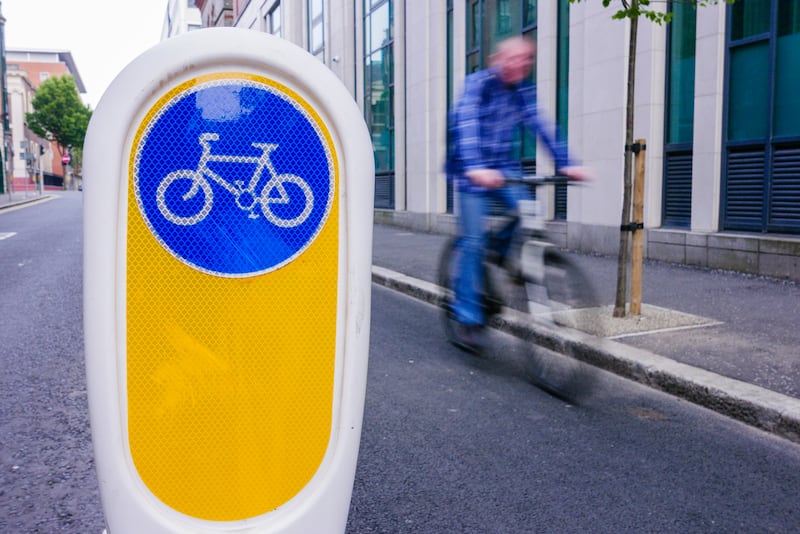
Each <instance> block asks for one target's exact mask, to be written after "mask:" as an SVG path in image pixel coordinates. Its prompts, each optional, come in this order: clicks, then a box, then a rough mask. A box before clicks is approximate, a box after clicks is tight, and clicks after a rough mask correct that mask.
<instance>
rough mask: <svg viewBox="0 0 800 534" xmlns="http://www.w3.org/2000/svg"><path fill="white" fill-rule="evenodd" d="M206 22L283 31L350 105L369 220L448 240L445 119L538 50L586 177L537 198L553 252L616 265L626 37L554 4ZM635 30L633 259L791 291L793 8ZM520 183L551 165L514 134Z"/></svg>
mask: <svg viewBox="0 0 800 534" xmlns="http://www.w3.org/2000/svg"><path fill="white" fill-rule="evenodd" d="M196 4H197V7H198V8H199V9H200V11H201V13H202V16H201V18H202V21H203V25H204V26H218V25H230V26H236V27H241V28H246V29H251V30H255V31H262V32H269V33H274V34H277V35H280V36H281V37H283V38H284V39H288V40H290V41H292V42H294V43H295V44H297V45H298V46H301V47H303V48H305V49H306V50H308V51H310V52H311V53H313V54H314V55H315V56H316V57H318V58H319V60H320V61H322V62H324V63H325V64H326V65H327V66H328V67H329V68H330V69H331V70H332V71H333V72H334V73H336V74H337V75H338V76H339V78H340V79H341V80H342V82H343V83H344V84H345V85H346V86H347V87H348V88H349V90H350V92H351V93H352V95H353V97H354V98H355V99H356V101H357V102H358V104H359V105H360V106H361V108H362V110H363V112H364V118H365V120H366V123H367V126H368V128H369V130H370V132H371V135H372V140H373V148H374V155H375V169H376V175H375V208H376V219H377V220H381V221H387V222H394V223H398V224H405V225H410V226H414V227H416V228H419V229H436V230H443V231H452V230H453V229H454V216H453V214H452V212H453V206H454V204H455V203H454V202H453V195H454V194H455V193H454V192H453V191H452V190H451V189H450V188H449V186H448V184H447V181H446V179H445V176H444V175H443V173H442V163H443V161H444V156H445V147H446V131H447V109H448V107H449V106H450V105H451V103H452V102H453V100H454V99H455V98H457V96H458V94H459V92H460V90H461V86H462V84H463V80H464V77H465V76H466V75H467V74H468V73H470V72H473V71H475V70H477V69H480V68H483V67H485V66H486V64H487V59H488V56H489V54H490V53H491V50H492V47H493V46H494V44H495V43H496V42H497V41H499V40H501V39H503V38H505V37H510V36H512V35H525V36H527V37H529V38H531V39H533V40H535V41H536V43H537V47H538V61H537V66H536V71H535V73H534V81H535V82H536V84H537V88H538V98H539V105H540V108H541V109H542V110H543V113H544V114H545V115H548V116H549V117H550V118H551V119H552V121H553V122H554V123H556V124H557V125H558V127H559V129H560V131H561V132H562V133H563V134H564V135H565V136H566V137H567V138H568V140H569V144H570V147H571V149H572V152H573V154H574V156H575V157H576V158H577V159H579V160H580V161H581V162H582V163H583V164H584V165H586V166H588V167H590V168H591V169H593V173H594V176H595V179H594V180H593V181H592V182H591V183H589V184H588V185H586V186H583V187H579V188H568V189H567V188H557V189H555V190H552V191H550V192H549V195H548V198H547V199H546V200H547V204H548V206H549V208H548V209H549V214H550V216H551V218H552V221H553V222H552V228H553V229H554V231H555V233H556V235H557V236H559V237H558V239H559V240H560V241H561V244H562V245H565V246H568V247H570V248H574V249H578V250H583V251H590V252H599V253H606V254H614V253H616V251H617V248H618V246H619V232H620V221H621V213H622V202H623V164H624V158H625V149H624V145H625V117H626V113H625V110H626V104H627V99H626V89H627V86H628V85H627V84H628V80H627V65H628V59H629V58H628V39H629V25H630V22H629V21H627V20H614V19H613V18H612V15H613V13H614V11H615V10H614V7H615V6H614V3H613V2H612V5H611V6H610V7H609V8H604V7H603V6H602V3H600V2H588V1H585V2H578V3H574V4H571V3H570V2H569V1H568V0H556V1H548V2H539V1H537V0H437V1H430V2H429V1H427V0H425V1H423V0H206V1H201V0H197V2H196ZM653 5H654V6H660V8H661V9H670V10H673V12H672V16H673V19H672V22H671V23H670V24H665V25H657V24H654V23H652V22H650V21H648V20H646V19H644V18H643V19H642V20H641V21H640V22H639V33H638V39H637V49H636V57H635V60H636V75H635V80H634V83H635V99H634V102H635V107H634V110H635V111H634V128H633V135H634V137H635V138H637V139H644V140H645V141H646V153H645V154H646V156H645V157H646V165H645V169H646V170H645V173H646V178H645V192H644V206H645V207H644V221H643V223H644V227H645V255H646V256H647V257H650V258H654V259H659V260H667V261H674V262H678V263H685V264H690V265H698V266H704V267H719V268H725V269H733V270H738V271H743V272H749V273H756V274H764V275H769V276H777V277H784V278H792V279H795V280H797V279H800V0H737V1H736V2H735V3H734V4H727V3H726V2H720V3H717V4H711V5H709V6H706V7H698V8H696V9H695V8H694V7H693V6H692V5H686V4H683V3H679V2H669V3H659V4H653ZM519 150H520V157H521V158H522V160H523V162H524V164H525V167H526V168H527V169H529V170H530V171H531V172H534V171H535V172H538V173H541V174H546V173H550V172H552V170H553V168H552V167H553V166H552V162H551V161H550V159H549V157H548V155H547V153H546V151H545V150H544V149H543V147H541V146H538V143H537V141H536V140H535V139H531V138H529V137H528V136H526V135H520V149H519Z"/></svg>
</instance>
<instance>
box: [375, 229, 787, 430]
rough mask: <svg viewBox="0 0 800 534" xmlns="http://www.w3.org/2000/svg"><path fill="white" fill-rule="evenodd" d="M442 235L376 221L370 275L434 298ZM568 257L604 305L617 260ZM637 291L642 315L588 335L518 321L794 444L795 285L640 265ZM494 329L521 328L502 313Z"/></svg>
mask: <svg viewBox="0 0 800 534" xmlns="http://www.w3.org/2000/svg"><path fill="white" fill-rule="evenodd" d="M445 240H446V236H444V235H438V234H429V233H424V232H417V231H413V230H409V229H406V228H401V227H395V226H387V225H375V227H374V239H373V281H374V282H375V283H379V284H382V285H385V286H388V287H391V288H393V289H396V290H399V291H403V292H405V293H408V294H410V295H412V296H414V297H416V298H420V299H422V300H426V301H428V302H435V301H436V299H437V297H438V294H439V289H438V287H437V286H436V285H435V283H434V282H435V279H436V269H437V262H438V257H439V253H440V252H441V249H442V246H443V244H444V242H445ZM576 260H577V261H578V263H579V265H580V267H581V268H582V269H583V270H584V272H586V273H587V274H588V276H589V277H590V279H591V281H592V283H593V286H594V289H595V291H596V292H597V295H598V298H599V299H600V303H601V304H607V305H608V306H611V305H612V304H613V302H614V294H615V291H616V264H617V259H616V257H605V256H594V255H576ZM642 293H643V297H642V301H643V313H642V315H641V316H640V317H628V318H626V319H624V320H620V319H613V318H611V317H608V318H607V319H606V320H605V321H606V323H607V324H605V325H602V326H600V327H598V328H597V329H595V330H594V331H593V332H591V333H585V332H576V333H574V334H569V335H566V334H563V333H556V334H553V333H552V332H550V331H547V330H545V329H542V328H541V327H536V326H532V325H525V332H524V335H525V336H526V337H529V338H531V339H534V340H536V341H537V342H541V343H545V344H548V345H551V346H558V345H563V346H568V347H570V348H571V350H574V351H576V352H577V353H579V354H580V355H581V358H582V359H585V360H587V361H589V362H591V363H593V364H594V365H597V366H599V367H602V368H605V369H607V370H609V371H612V372H614V373H617V374H619V375H622V376H625V377H627V378H630V379H633V380H636V381H639V382H642V383H644V384H647V385H649V386H652V387H655V388H657V389H660V390H663V391H666V392H668V393H671V394H674V395H676V396H679V397H682V398H685V399H687V400H689V401H692V402H695V403H697V404H700V405H703V406H705V407H708V408H710V409H713V410H716V411H718V412H720V413H722V414H724V415H727V416H730V417H733V418H736V419H739V420H741V421H743V422H745V423H747V424H750V425H753V426H756V427H758V428H761V429H763V430H766V431H768V432H772V433H775V434H777V435H780V436H783V437H785V438H787V439H790V440H792V441H795V442H798V443H800V285H798V284H796V283H792V282H783V281H776V280H772V279H767V278H760V277H754V276H749V275H743V274H739V273H731V272H726V271H715V270H708V269H699V268H691V267H686V266H681V265H673V264H666V263H660V262H645V266H644V274H643V288H642ZM610 313H611V312H610V309H609V311H608V314H609V315H610ZM431 327H432V328H440V326H439V325H432V326H431ZM501 328H503V329H506V330H509V331H511V330H513V329H516V331H517V332H518V333H519V331H520V325H515V324H511V323H510V322H509V321H508V320H506V321H504V322H503V323H502V325H501ZM442 335H443V339H444V334H442ZM553 336H555V338H554V337H553Z"/></svg>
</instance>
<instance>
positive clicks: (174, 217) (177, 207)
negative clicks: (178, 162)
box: [156, 169, 214, 225]
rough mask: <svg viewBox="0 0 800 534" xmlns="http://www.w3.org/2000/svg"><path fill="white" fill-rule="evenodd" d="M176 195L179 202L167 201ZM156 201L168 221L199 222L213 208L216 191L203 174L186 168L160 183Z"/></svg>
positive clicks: (183, 223)
mask: <svg viewBox="0 0 800 534" xmlns="http://www.w3.org/2000/svg"><path fill="white" fill-rule="evenodd" d="M184 191H185V192H184ZM175 197H178V198H179V199H180V200H179V201H178V202H177V203H176V202H174V201H172V202H167V198H171V199H174V198H175ZM156 203H157V204H158V210H159V211H160V212H161V214H162V215H163V216H164V217H165V218H166V219H167V220H168V221H170V222H172V223H174V224H179V225H189V224H197V223H199V222H200V221H202V220H203V219H205V218H206V215H208V212H209V211H210V210H211V206H212V205H213V203H214V193H213V192H212V190H211V184H209V183H208V180H206V179H205V178H203V176H202V175H201V174H199V173H197V172H195V171H190V170H185V169H184V170H179V171H175V172H172V173H170V174H168V175H167V176H166V177H165V178H164V180H163V181H162V182H161V183H160V184H158V189H157V190H156Z"/></svg>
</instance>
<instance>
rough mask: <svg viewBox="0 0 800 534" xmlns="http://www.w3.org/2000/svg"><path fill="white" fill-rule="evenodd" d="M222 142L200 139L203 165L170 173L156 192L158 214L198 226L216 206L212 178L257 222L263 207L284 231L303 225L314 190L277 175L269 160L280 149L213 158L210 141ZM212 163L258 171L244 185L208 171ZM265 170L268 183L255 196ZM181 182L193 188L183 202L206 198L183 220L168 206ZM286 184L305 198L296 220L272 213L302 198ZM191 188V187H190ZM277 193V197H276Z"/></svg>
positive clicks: (204, 136)
mask: <svg viewBox="0 0 800 534" xmlns="http://www.w3.org/2000/svg"><path fill="white" fill-rule="evenodd" d="M217 140H219V134H216V133H209V132H207V133H202V134H200V136H199V137H198V138H197V141H198V143H200V145H201V146H202V147H203V154H202V155H201V156H200V161H199V162H197V169H195V170H189V169H179V170H177V171H173V172H171V173H169V174H168V175H167V176H165V177H164V179H163V180H161V183H159V184H158V189H157V190H156V203H157V204H158V210H159V211H160V212H161V214H162V215H163V216H164V217H165V218H166V219H167V220H168V221H170V222H172V223H174V224H179V225H181V226H189V225H192V224H197V223H199V222H200V221H202V220H203V219H205V218H206V216H207V215H208V214H209V212H211V208H212V207H213V204H214V191H213V189H212V188H211V183H210V182H209V178H210V179H211V180H213V181H215V182H216V183H218V184H219V185H220V186H222V187H223V188H224V189H225V190H227V191H228V192H230V193H231V194H232V195H233V196H234V197H235V198H236V205H237V206H238V207H239V208H240V209H241V210H243V211H247V212H248V217H250V218H251V219H257V218H258V217H259V215H258V213H257V212H256V207H257V206H260V208H261V212H262V213H263V214H264V217H266V219H267V220H268V221H269V222H270V223H272V224H274V225H275V226H279V227H282V228H292V227H294V226H297V225H299V224H302V223H303V222H304V221H305V220H306V219H307V218H308V216H309V214H311V209H312V208H313V207H314V197H313V193H312V192H311V187H310V186H309V185H308V183H307V182H306V181H305V180H303V179H302V178H301V177H299V176H296V175H294V174H278V173H277V172H276V171H275V167H274V166H273V164H272V161H271V160H270V153H271V152H272V151H273V150H275V149H276V148H278V145H274V144H269V143H252V146H254V147H256V148H260V149H261V155H260V156H231V155H221V154H211V141H217ZM209 162H225V163H250V164H253V163H254V164H255V165H256V169H255V172H253V176H252V177H251V178H250V181H249V182H248V183H247V184H245V183H244V181H243V180H235V181H234V182H233V183H231V182H229V181H227V180H225V179H224V178H223V177H222V176H220V175H219V174H217V173H216V172H214V171H213V170H211V169H209V168H208V163H209ZM264 169H267V171H268V172H269V180H267V183H266V184H264V187H263V188H261V191H260V192H259V193H256V187H257V186H258V182H259V178H260V177H261V174H262V172H263V171H264ZM181 180H189V182H191V185H190V186H189V187H188V189H189V190H188V191H187V192H186V193H184V194H183V195H181V198H182V199H183V200H184V201H187V202H188V201H190V200H192V199H193V198H194V197H195V195H197V194H198V193H199V192H202V194H203V203H202V206H201V207H200V209H199V210H197V213H195V214H194V215H189V216H182V215H178V214H176V213H174V212H173V211H172V210H171V209H170V208H169V206H168V205H167V200H166V199H167V189H169V187H170V186H171V185H173V184H174V183H176V182H178V181H181ZM286 184H294V185H295V186H297V188H298V189H300V191H301V192H302V195H303V199H302V201H303V204H302V206H303V211H302V212H301V213H300V214H299V215H296V216H294V217H291V218H284V217H281V216H279V215H276V214H275V212H274V211H273V205H276V204H277V205H286V204H289V203H290V202H299V198H295V199H294V200H293V199H292V198H290V195H289V194H288V193H287V191H286V187H285V185H286ZM187 186H188V184H187ZM275 193H277V195H276V196H273V195H275Z"/></svg>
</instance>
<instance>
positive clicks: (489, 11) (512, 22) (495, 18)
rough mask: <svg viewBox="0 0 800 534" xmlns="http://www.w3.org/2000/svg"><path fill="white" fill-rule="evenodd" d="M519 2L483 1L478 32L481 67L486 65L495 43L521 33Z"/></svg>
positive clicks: (504, 0) (511, 0) (520, 6)
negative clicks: (481, 23) (481, 17)
mask: <svg viewBox="0 0 800 534" xmlns="http://www.w3.org/2000/svg"><path fill="white" fill-rule="evenodd" d="M526 1H527V0H526ZM521 2H522V0H484V2H483V9H482V14H483V25H482V28H481V32H480V37H481V59H482V64H483V65H487V64H488V60H489V55H490V54H491V53H492V51H493V50H494V47H495V45H497V43H499V42H500V41H502V40H503V39H506V38H508V37H512V36H514V35H520V34H521V33H522V18H521V16H520V15H521V13H522V5H521Z"/></svg>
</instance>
